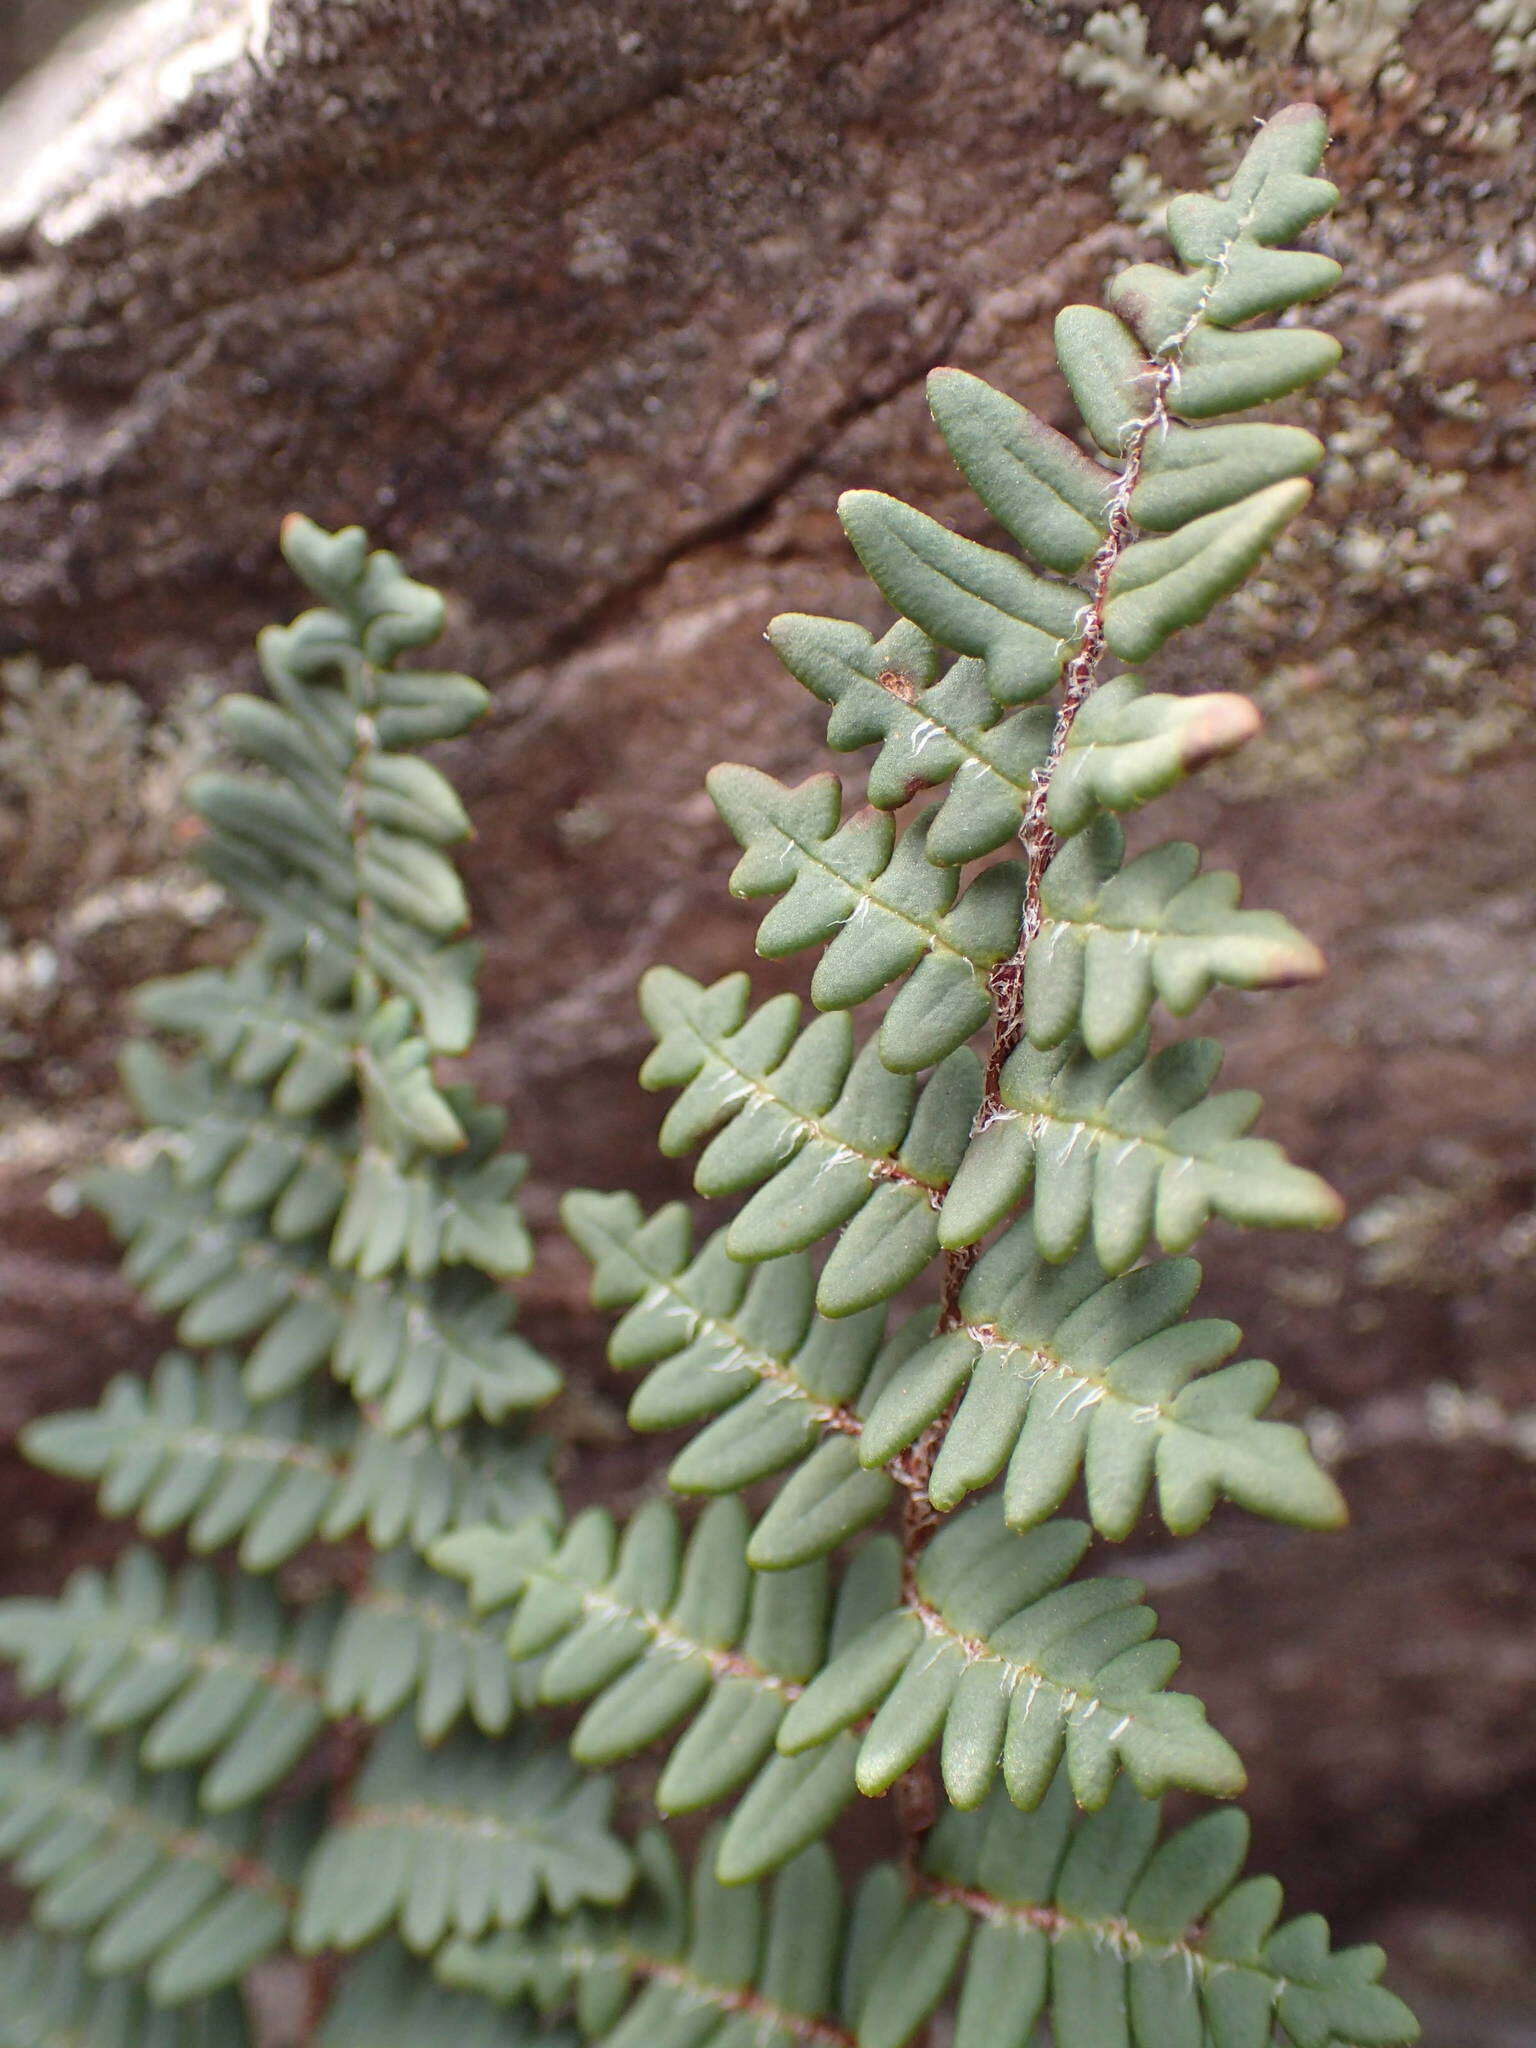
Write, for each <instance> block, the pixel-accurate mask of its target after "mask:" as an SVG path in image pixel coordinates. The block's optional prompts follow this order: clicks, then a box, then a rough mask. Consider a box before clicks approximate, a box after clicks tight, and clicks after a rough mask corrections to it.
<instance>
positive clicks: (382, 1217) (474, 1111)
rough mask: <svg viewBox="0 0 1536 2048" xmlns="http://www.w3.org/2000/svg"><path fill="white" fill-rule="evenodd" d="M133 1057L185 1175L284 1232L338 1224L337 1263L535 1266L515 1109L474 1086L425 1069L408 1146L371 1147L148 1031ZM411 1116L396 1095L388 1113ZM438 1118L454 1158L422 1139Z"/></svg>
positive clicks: (140, 1092)
mask: <svg viewBox="0 0 1536 2048" xmlns="http://www.w3.org/2000/svg"><path fill="white" fill-rule="evenodd" d="M417 1043H418V1045H420V1044H422V1041H419V1040H418V1041H417ZM123 1070H124V1080H125V1083H126V1085H127V1088H128V1092H129V1094H130V1096H131V1097H132V1099H133V1102H134V1104H135V1107H136V1108H138V1110H139V1111H140V1112H141V1114H142V1115H143V1116H144V1119H145V1121H146V1122H147V1123H149V1124H152V1125H155V1126H158V1127H159V1128H161V1129H163V1130H165V1131H167V1132H171V1133H174V1134H175V1135H174V1136H172V1137H170V1138H169V1139H168V1141H167V1150H168V1152H169V1153H170V1155H171V1157H172V1158H173V1160H174V1161H175V1164H176V1168H177V1174H178V1178H179V1179H180V1181H181V1183H182V1185H183V1186H184V1187H187V1188H190V1189H195V1190H197V1191H198V1192H199V1193H200V1194H201V1195H203V1196H204V1197H205V1199H206V1200H207V1201H209V1202H210V1203H211V1204H212V1207H213V1209H214V1210H215V1211H216V1212H217V1213H218V1214H220V1215H227V1216H256V1215H261V1216H265V1217H267V1219H268V1221H269V1225H270V1228H271V1231H272V1234H273V1236H274V1237H276V1238H278V1239H280V1240H281V1241H283V1242H285V1243H292V1242H296V1241H300V1240H302V1239H305V1238H314V1237H320V1236H323V1235H326V1234H327V1233H328V1234H329V1236H328V1243H327V1247H326V1250H327V1257H328V1258H329V1261H330V1263H331V1265H332V1266H333V1267H335V1268H337V1269H338V1270H342V1271H345V1270H347V1269H351V1270H354V1271H356V1272H357V1273H359V1274H360V1275H361V1277H362V1278H363V1279H365V1280H377V1279H381V1278H383V1277H384V1275H386V1274H388V1273H391V1272H394V1271H396V1270H397V1269H403V1270H404V1271H405V1272H406V1273H408V1274H409V1275H410V1276H411V1278H413V1279H416V1280H425V1279H430V1278H431V1276H432V1275H433V1274H434V1273H436V1272H437V1271H438V1269H439V1267H441V1266H454V1265H473V1266H476V1267H478V1268H480V1269H481V1270H482V1271H484V1272H486V1273H489V1274H492V1275H494V1276H495V1277H496V1278H498V1279H510V1278H515V1277H516V1276H518V1275H520V1274H523V1273H526V1272H527V1270H528V1267H529V1265H530V1263H531V1260H532V1256H533V1242H532V1239H531V1238H530V1237H529V1235H528V1231H527V1228H526V1226H525V1225H524V1223H523V1220H522V1216H521V1214H520V1212H519V1210H518V1208H517V1205H516V1203H515V1202H514V1201H513V1200H512V1199H511V1198H512V1196H513V1194H514V1193H515V1191H516V1189H517V1188H518V1187H519V1185H520V1184H521V1182H522V1179H523V1176H524V1174H525V1172H526V1170H527V1162H526V1161H525V1160H523V1159H521V1158H519V1157H518V1156H517V1155H515V1154H513V1153H506V1152H499V1151H497V1149H496V1148H497V1145H498V1143H499V1141H500V1138H501V1135H502V1130H503V1127H504V1124H505V1118H504V1116H503V1115H502V1113H501V1112H500V1111H499V1110H495V1109H491V1108H489V1107H487V1106H485V1105H483V1104H476V1103H473V1102H471V1101H468V1100H466V1099H465V1095H466V1091H463V1090H448V1091H440V1090H438V1089H437V1088H436V1087H435V1086H434V1085H433V1084H432V1082H431V1079H430V1076H429V1075H428V1074H427V1073H426V1071H425V1069H423V1071H422V1075H421V1083H422V1086H421V1088H420V1089H418V1090H417V1091H415V1095H414V1099H413V1100H412V1102H411V1115H412V1119H413V1128H412V1131H411V1133H410V1136H409V1138H408V1139H407V1146H408V1149H406V1150H404V1151H403V1152H402V1153H401V1154H400V1155H397V1154H396V1153H395V1152H393V1151H391V1150H390V1149H389V1148H388V1147H386V1146H385V1145H382V1144H379V1143H376V1142H375V1143H371V1144H369V1143H364V1144H363V1145H361V1147H360V1146H359V1139H358V1133H357V1131H356V1129H355V1127H354V1126H352V1125H345V1124H344V1125H339V1126H337V1125H327V1124H317V1123H316V1122H315V1120H314V1118H313V1116H312V1115H301V1116H288V1115H284V1114H282V1113H280V1112H279V1111H277V1110H276V1109H275V1108H274V1107H273V1104H272V1101H271V1098H270V1096H269V1095H268V1093H267V1092H266V1090H264V1089H260V1088H256V1087H246V1086H239V1085H237V1084H235V1083H232V1082H230V1081H229V1080H227V1079H226V1078H225V1077H224V1076H223V1075H221V1074H218V1073H217V1072H216V1070H215V1069H213V1068H212V1067H211V1066H210V1065H209V1063H208V1062H206V1061H201V1060H191V1061H185V1062H183V1063H181V1064H180V1065H174V1064H173V1063H172V1062H171V1061H169V1060H168V1059H166V1058H165V1056H164V1055H163V1054H162V1053H160V1052H159V1051H158V1050H157V1049H156V1048H154V1047H152V1046H150V1045H148V1044H143V1043H141V1044H138V1045H135V1046H132V1047H130V1048H129V1051H128V1054H127V1055H126V1056H125V1058H124V1062H123ZM401 1117H402V1110H401V1108H400V1106H399V1104H398V1102H397V1103H396V1104H395V1105H394V1106H393V1107H392V1109H391V1110H390V1120H391V1121H392V1122H393V1123H395V1124H396V1125H397V1126H398V1124H399V1123H400V1121H401ZM439 1117H441V1118H445V1119H447V1129H448V1131H449V1132H450V1133H451V1135H452V1144H453V1147H454V1152H453V1154H452V1155H451V1156H450V1157H448V1158H447V1159H443V1158H441V1157H440V1156H434V1153H433V1152H432V1150H431V1149H427V1150H425V1151H424V1152H423V1151H422V1149H421V1148H422V1146H423V1143H424V1140H423V1137H422V1135H421V1134H422V1132H423V1131H424V1130H426V1129H430V1128H431V1127H432V1122H433V1120H435V1119H436V1118H439ZM332 1225H334V1229H332Z"/></svg>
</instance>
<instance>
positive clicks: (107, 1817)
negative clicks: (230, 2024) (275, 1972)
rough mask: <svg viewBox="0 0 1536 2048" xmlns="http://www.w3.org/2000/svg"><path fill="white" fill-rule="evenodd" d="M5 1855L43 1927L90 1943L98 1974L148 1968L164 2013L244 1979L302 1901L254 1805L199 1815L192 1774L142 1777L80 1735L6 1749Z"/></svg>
mask: <svg viewBox="0 0 1536 2048" xmlns="http://www.w3.org/2000/svg"><path fill="white" fill-rule="evenodd" d="M0 1855H3V1856H5V1857H7V1858H8V1859H14V1860H13V1868H14V1871H15V1875H16V1878H17V1880H18V1882H19V1883H21V1884H23V1885H25V1886H26V1887H27V1888H28V1890H30V1891H31V1892H32V1893H33V1903H32V1914H33V1918H34V1920H35V1921H36V1923H37V1925H38V1926H39V1927H41V1928H43V1929H44V1930H45V1931H46V1932H48V1933H55V1934H68V1935H78V1936H81V1937H85V1936H87V1935H89V1937H90V1940H89V1944H88V1946H87V1947H86V1950H85V1960H86V1963H87V1965H88V1967H89V1968H90V1969H91V1970H93V1971H95V1972H97V1973H98V1974H100V1975H106V1976H112V1975H116V1974H118V1973H119V1972H123V1971H133V1972H136V1973H140V1974H142V1975H143V1976H144V1979H145V1982H146V1984H147V1986H148V1989H149V1995H150V1997H151V1999H152V2000H153V2001H154V2002H155V2003H156V2004H162V2005H177V2004H180V2003H181V2002H182V2001H184V2000H186V1999H190V1998H200V1997H204V1996H206V1995H207V1994H209V1993H210V1992H214V1991H218V1990H220V1989H221V1988H222V1987H223V1986H225V1985H228V1984H233V1983H236V1982H237V1981H238V1980H239V1979H240V1978H241V1977H243V1976H244V1974H245V1972H246V1971H247V1970H249V1969H250V1968H251V1967H252V1965H253V1964H255V1963H257V1962H259V1961H260V1960H261V1959H262V1957H263V1956H266V1955H268V1954H270V1953H271V1951H272V1950H273V1949H274V1948H275V1947H276V1946H277V1945H278V1943H279V1942H280V1941H281V1940H282V1939H283V1937H284V1935H285V1934H286V1932H287V1930H288V1923H289V1917H290V1914H291V1911H292V1907H293V1902H294V1889H293V1876H294V1873H293V1871H292V1869H291V1868H289V1867H288V1866H289V1865H290V1864H291V1862H292V1856H291V1854H290V1855H288V1856H285V1855H284V1854H283V1851H282V1847H281V1845H280V1844H278V1845H277V1846H276V1847H275V1848H274V1849H273V1851H272V1855H273V1860H271V1861H269V1860H267V1855H266V1853H265V1852H264V1850H263V1848H262V1846H261V1844H260V1841H259V1839H258V1828H257V1816H256V1814H255V1812H254V1811H253V1810H252V1809H251V1808H249V1807H247V1808H245V1809H244V1810H243V1811H241V1812H240V1813H238V1814H220V1815H215V1816H213V1817H211V1818H205V1817H202V1816H200V1815H199V1814H198V1813H197V1809H196V1799H195V1795H194V1790H193V1783H192V1779H191V1777H190V1776H189V1775H188V1774H187V1773H185V1772H181V1771H162V1772H159V1773H157V1774H155V1775H154V1776H152V1777H146V1776H143V1775H141V1774H140V1772H139V1770H138V1769H137V1767H136V1765H135V1762H134V1759H133V1756H132V1754H131V1753H130V1752H129V1751H128V1750H126V1749H121V1748H119V1749H116V1750H113V1749H104V1748H102V1747H100V1746H99V1745H97V1744H96V1743H95V1742H93V1741H92V1740H91V1739H90V1738H89V1737H88V1736H86V1735H85V1733H84V1731H83V1730H81V1729H79V1728H71V1729H69V1730H68V1731H66V1733H65V1734H63V1735H62V1736H57V1735H54V1734H52V1733H50V1732H47V1731H45V1730H43V1729H42V1728H38V1727H31V1728H27V1729H24V1730H23V1731H22V1732H21V1733H20V1734H19V1735H16V1736H13V1737H11V1738H10V1739H9V1740H8V1741H7V1742H5V1743H4V1744H3V1745H0Z"/></svg>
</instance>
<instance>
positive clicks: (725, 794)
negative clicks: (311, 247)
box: [708, 535, 1025, 1073]
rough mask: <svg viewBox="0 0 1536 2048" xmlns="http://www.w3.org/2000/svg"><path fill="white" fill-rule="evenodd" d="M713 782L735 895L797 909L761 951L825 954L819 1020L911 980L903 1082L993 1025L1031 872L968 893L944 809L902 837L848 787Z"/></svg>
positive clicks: (784, 910)
mask: <svg viewBox="0 0 1536 2048" xmlns="http://www.w3.org/2000/svg"><path fill="white" fill-rule="evenodd" d="M950 538H951V539H954V536H953V535H950ZM959 545H962V546H966V547H969V546H970V545H972V544H971V543H970V542H969V541H966V542H962V543H959ZM708 783H709V793H710V795H711V797H712V798H713V799H714V802H715V807H716V809H717V810H718V811H719V813H720V815H721V817H722V818H723V819H724V820H725V822H726V824H727V825H728V826H729V827H730V829H731V831H732V832H733V833H734V834H735V835H736V838H737V839H738V840H739V841H740V843H741V845H742V846H743V847H744V848H745V849H746V850H745V852H744V853H743V855H742V857H741V859H740V860H739V861H738V862H737V864H736V866H735V868H734V869H733V870H732V873H731V892H732V894H733V895H736V896H746V897H753V896H781V897H782V898H783V900H782V902H779V903H776V904H775V905H774V907H773V909H772V910H770V911H769V913H768V915H767V916H766V917H765V918H764V919H763V921H762V923H761V925H760V926H759V927H758V933H757V950H758V952H759V953H760V954H762V956H763V957H764V958H765V959H768V960H779V959H783V958H784V957H785V956H786V955H788V954H790V953H798V952H799V951H801V950H802V948H804V947H806V946H818V945H819V946H822V947H824V951H823V953H822V956H821V959H820V960H819V961H818V962H817V964H816V971H815V973H814V974H813V975H812V977H811V1001H812V1002H813V1003H814V1004H815V1005H816V1007H817V1009H819V1010H845V1009H848V1008H850V1007H851V1006H852V1005H853V1004H855V1003H862V1002H866V1001H868V999H869V998H870V997H871V996H876V995H878V994H879V993H880V992H881V990H882V989H885V988H889V987H890V985H891V984H892V982H894V981H897V980H900V979H901V977H902V976H904V975H906V976H908V977H909V979H907V980H906V982H905V983H904V985H903V986H902V988H901V990H900V991H899V993H898V994H897V996H896V998H895V1000H894V1001H893V1002H892V1004H891V1007H890V1009H889V1010H888V1011H887V1012H886V1014H885V1018H884V1020H883V1022H882V1023H881V1026H880V1037H879V1041H878V1042H879V1046H880V1057H881V1058H882V1059H883V1060H884V1062H885V1064H886V1065H887V1066H888V1067H890V1068H891V1069H892V1070H893V1071H895V1072H898V1073H916V1072H917V1071H918V1070H919V1069H920V1068H922V1067H928V1066H933V1065H935V1064H936V1063H937V1062H938V1061H940V1060H942V1059H943V1058H944V1057H945V1055H946V1054H948V1053H952V1052H954V1051H955V1049H956V1048H957V1047H958V1046H962V1045H964V1043H965V1041H966V1040H967V1039H968V1038H970V1037H971V1036H972V1034H973V1033H975V1032H977V1031H979V1030H980V1029H981V1027H982V1025H983V1024H985V1023H986V1022H987V1020H988V1018H989V1017H990V1016H991V1014H992V997H991V992H990V989H989V987H988V982H987V974H988V971H989V970H990V969H991V968H993V967H996V966H997V965H998V964H999V963H1000V962H1001V961H1003V960H1006V959H1007V958H1008V956H1009V955H1010V954H1011V953H1012V951H1013V948H1014V945H1015V943H1016V941H1017V939H1018V935H1019V913H1020V909H1021V907H1022V904H1023V900H1024V880H1025V877H1024V869H1023V867H1022V865H1021V864H1020V863H1019V862H1018V861H1002V862H999V863H998V864H997V865H996V866H994V867H990V868H986V869H984V870H983V872H982V873H981V874H980V875H978V876H977V878H976V880H975V881H974V882H972V883H971V885H970V887H969V888H968V889H966V890H965V892H964V894H963V895H962V894H961V892H960V880H959V875H958V873H957V872H956V870H955V869H954V868H952V867H940V866H939V865H938V864H937V863H936V862H935V861H932V860H930V859H929V858H928V853H927V839H928V834H929V832H930V831H931V829H932V825H933V820H934V817H935V816H936V815H937V813H936V811H935V810H933V809H930V810H927V811H924V812H922V813H920V814H919V816H917V817H916V818H914V819H913V821H912V823H911V824H910V825H908V827H907V828H906V830H905V831H904V832H900V833H898V832H897V829H896V827H895V825H894V824H893V823H892V821H891V819H890V817H889V816H888V815H887V814H886V813H885V812H884V811H871V810H864V811H856V812H855V813H854V814H853V815H852V816H851V817H849V818H848V819H846V820H844V819H843V816H842V785H841V783H839V781H838V780H837V777H836V776H835V775H815V776H812V777H811V779H810V780H809V781H808V782H803V783H802V784H801V785H800V787H799V788H798V789H790V788H788V787H786V785H785V784H783V783H780V782H775V781H774V779H773V777H772V776H771V775H764V774H763V773H762V772H761V771H760V770H759V769H756V768H743V767H740V766H737V765H735V764H734V763H727V764H725V765H724V766H722V767H719V768H713V769H711V770H710V773H709V778H708Z"/></svg>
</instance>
